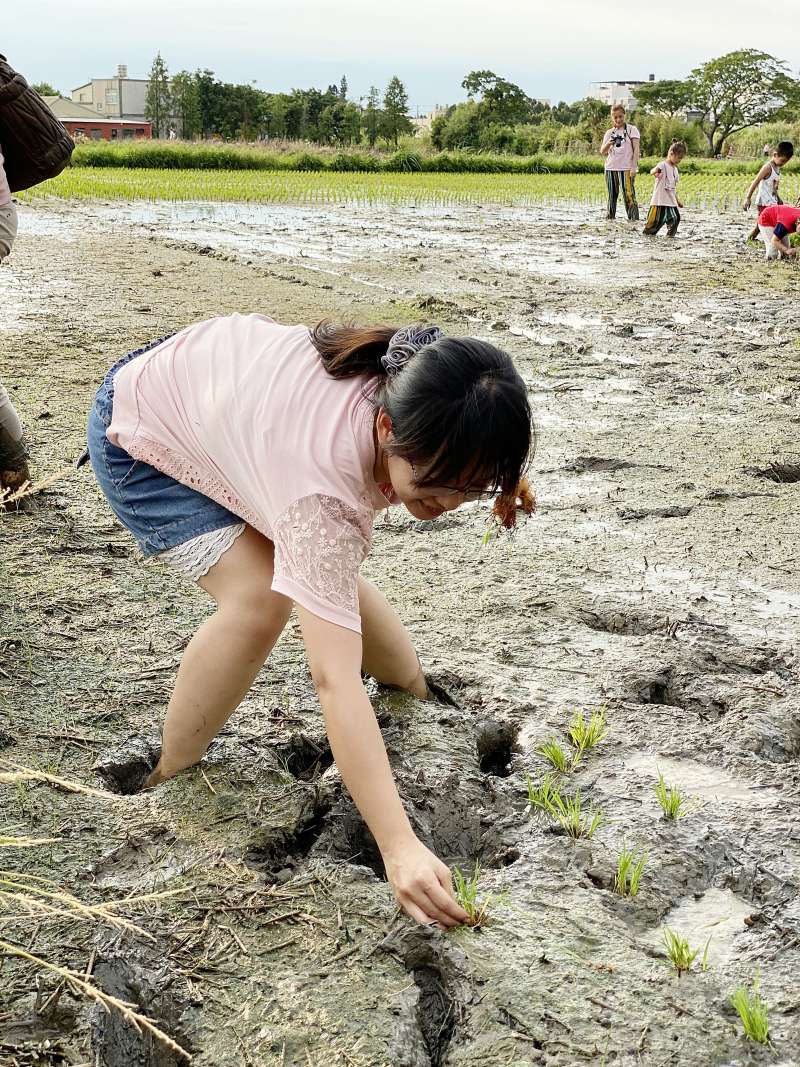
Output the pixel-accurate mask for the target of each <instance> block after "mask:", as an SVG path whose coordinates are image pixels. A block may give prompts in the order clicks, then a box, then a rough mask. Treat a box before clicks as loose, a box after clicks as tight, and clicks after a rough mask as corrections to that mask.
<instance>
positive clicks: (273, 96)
mask: <svg viewBox="0 0 800 1067" xmlns="http://www.w3.org/2000/svg"><path fill="white" fill-rule="evenodd" d="M145 117H146V118H147V119H148V120H149V121H150V122H151V123H152V126H153V134H154V136H155V137H164V136H166V135H167V134H168V133H169V131H170V130H171V129H174V130H175V132H176V133H177V135H178V136H180V137H183V138H186V139H187V140H192V139H194V138H197V137H221V138H223V139H225V140H242V141H255V140H260V139H264V138H286V139H289V140H302V141H314V142H316V143H317V144H323V145H340V146H344V145H357V144H362V143H365V142H366V143H367V144H369V145H370V146H374V145H375V144H377V143H378V141H380V140H382V141H385V142H386V143H388V144H394V145H395V146H396V145H397V143H398V141H399V138H400V137H401V136H403V135H404V134H408V133H412V132H413V130H414V127H413V125H412V123H411V120H410V118H409V117H408V92H407V90H406V87H405V86H404V85H403V83H402V81H401V80H400V78H398V77H397V76H396V75H395V76H393V77H392V78H390V79H389V82H388V84H387V86H386V88H385V90H384V91H383V94H381V92H380V91H379V90H378V88H377V87H376V86H372V87H371V88H370V91H369V93H368V95H367V97H366V98H365V99H364V100H362V101H359V102H358V103H356V102H354V101H352V100H350V99H348V85H347V78H346V77H342V80H341V82H340V83H339V85H329V86H328V88H327V89H325V90H324V91H322V90H319V89H292V91H291V92H289V93H269V92H265V91H264V90H262V89H258V88H256V87H255V85H241V84H239V85H237V84H231V83H228V82H222V81H220V80H219V79H218V78H216V77H215V75H214V72H213V71H211V70H196V71H193V72H190V71H186V70H183V71H179V72H178V73H177V74H174V75H172V77H170V75H169V72H168V70H167V65H166V63H165V62H164V60H163V59H162V57H161V54H160V53H158V54H157V55H156V58H155V60H154V61H153V66H152V68H151V70H150V74H149V84H148V88H147V98H146V102H145Z"/></svg>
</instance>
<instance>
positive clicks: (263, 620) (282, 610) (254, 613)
mask: <svg viewBox="0 0 800 1067" xmlns="http://www.w3.org/2000/svg"><path fill="white" fill-rule="evenodd" d="M217 611H218V612H219V613H220V614H224V615H225V617H226V618H227V620H228V622H229V624H230V625H234V626H236V627H237V629H240V630H242V631H245V632H246V633H248V634H249V635H250V636H252V638H253V639H254V640H259V641H260V642H261V643H262V644H264V645H267V646H269V647H271V646H272V645H273V644H274V643H275V642H276V641H277V640H278V638H279V637H280V635H281V632H282V630H283V628H284V627H285V626H286V623H287V622H288V621H289V616H290V615H291V613H292V601H291V600H289V599H288V598H287V597H284V596H281V595H280V594H279V593H273V592H272V590H271V589H270V588H269V586H267V587H266V588H265V589H258V588H255V589H254V588H253V587H252V586H246V587H244V586H242V587H238V588H236V587H233V588H229V589H227V590H226V592H225V594H224V595H223V596H220V597H219V598H218V599H217Z"/></svg>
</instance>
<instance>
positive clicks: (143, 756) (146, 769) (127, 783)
mask: <svg viewBox="0 0 800 1067" xmlns="http://www.w3.org/2000/svg"><path fill="white" fill-rule="evenodd" d="M160 756H161V738H160V737H142V736H140V735H136V736H132V737H129V738H127V739H126V740H125V741H123V742H122V743H121V744H120V745H118V746H117V747H116V748H114V749H112V751H111V752H109V753H108V754H107V755H106V756H104V757H102V758H101V759H100V760H98V762H97V763H95V765H94V768H93V769H94V772H95V774H96V775H97V776H98V777H99V778H100V779H101V781H102V782H103V785H104V786H105V787H106V789H108V790H109V791H110V792H111V793H121V794H122V795H123V796H130V795H132V794H133V793H138V792H140V791H141V788H142V786H143V785H144V783H145V781H146V780H147V778H148V776H149V775H150V773H151V772H152V771H153V770H154V768H155V766H156V764H157V763H158V760H159V757H160Z"/></svg>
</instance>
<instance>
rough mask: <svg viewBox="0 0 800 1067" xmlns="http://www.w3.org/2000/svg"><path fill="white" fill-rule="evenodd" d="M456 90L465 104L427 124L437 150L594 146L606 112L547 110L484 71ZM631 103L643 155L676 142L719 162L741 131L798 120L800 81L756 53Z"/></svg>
mask: <svg viewBox="0 0 800 1067" xmlns="http://www.w3.org/2000/svg"><path fill="white" fill-rule="evenodd" d="M461 84H462V88H463V89H465V90H466V93H467V100H466V101H465V102H464V103H460V104H456V105H454V106H453V107H451V108H448V110H447V111H446V112H445V113H444V114H443V115H441V116H438V117H437V118H436V119H434V122H433V128H432V139H433V144H434V147H435V148H437V149H440V150H441V149H464V148H472V149H482V150H486V151H511V152H515V153H519V154H528V153H531V152H537V151H552V150H558V151H566V150H568V148H569V145H570V144H574V143H575V142H578V143H585V144H586V145H587V146H592V145H596V144H597V142H598V140H599V137H600V136H601V134H602V131H603V130H605V129H606V128H607V126H608V106H607V105H606V104H604V103H602V102H601V101H599V100H596V99H593V98H591V97H587V98H586V99H584V100H580V101H578V102H576V103H573V104H567V103H564V102H561V103H559V104H557V105H556V106H554V107H553V106H550V105H548V104H545V103H542V102H541V101H538V100H534V99H532V98H531V97H529V96H527V94H526V93H524V92H523V90H522V89H520V87H519V86H517V85H514V84H513V83H512V82H509V81H507V80H506V79H504V78H501V77H499V76H498V75H496V74H495V73H494V72H493V71H489V70H481V71H473V72H472V73H470V74H468V75H467V77H466V78H465V79H464V81H463V82H462V83H461ZM635 97H636V102H637V111H636V122H637V125H640V126H641V127H642V129H641V133H642V149H643V151H644V152H658V151H664V150H665V149H666V147H667V146H668V145H669V143H670V141H671V139H672V138H673V137H676V136H677V137H680V138H681V139H682V140H686V141H687V142H688V143H689V148H690V150H691V151H693V152H695V153H697V154H700V153H704V154H706V155H708V156H718V155H721V154H722V153H723V151H724V149H725V147H726V145H727V143H728V141H729V139H730V138H731V137H732V136H733V135H735V134H737V133H740V132H741V131H742V130H746V129H748V128H750V127H753V126H760V125H763V124H765V123H769V122H781V121H783V122H795V121H797V120H798V119H800V81H798V79H796V78H794V77H793V76H792V74H791V72H790V71H789V69H788V67H787V65H786V64H785V63H784V62H782V61H781V60H779V59H776V58H775V56H771V55H769V54H767V53H766V52H760V51H758V50H757V49H740V50H739V51H736V52H729V53H727V54H726V55H724V56H720V57H718V58H717V59H711V60H709V61H708V62H706V63H704V64H702V65H701V66H699V67H696V68H695V69H694V70H692V71H691V73H690V74H689V75H688V77H686V78H684V79H682V80H681V79H670V80H662V81H654V82H643V83H642V84H641V85H640V86H639V87H638V88H637V89H636V90H635Z"/></svg>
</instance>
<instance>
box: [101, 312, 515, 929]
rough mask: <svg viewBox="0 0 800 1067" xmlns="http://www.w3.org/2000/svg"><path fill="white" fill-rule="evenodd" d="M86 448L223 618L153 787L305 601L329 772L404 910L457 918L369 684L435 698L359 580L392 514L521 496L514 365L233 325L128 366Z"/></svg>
mask: <svg viewBox="0 0 800 1067" xmlns="http://www.w3.org/2000/svg"><path fill="white" fill-rule="evenodd" d="M88 437H89V450H88V451H89V456H90V458H91V461H92V466H93V468H94V471H95V474H96V476H97V479H98V482H99V483H100V486H101V488H102V490H103V492H104V493H105V495H106V497H107V499H108V501H109V503H110V505H111V507H112V508H113V510H114V511H115V513H116V514H117V516H118V518H119V519H120V520H121V521H122V522H123V523H124V524H125V525H126V526H127V527H128V529H129V530H130V531H131V533H133V535H134V536H135V537H136V539H137V541H138V543H139V545H140V547H141V549H142V551H143V552H144V554H145V555H150V556H152V555H159V556H160V557H161V558H162V559H163V560H164V561H165V562H167V563H169V564H171V565H172V566H173V567H175V568H176V569H177V570H178V571H180V572H182V573H184V574H186V575H188V576H190V577H192V578H193V579H194V580H196V581H197V582H198V583H199V585H200V586H201V587H202V588H203V589H204V590H205V591H206V592H207V593H209V595H210V596H211V597H212V598H213V599H214V600H215V601H216V605H217V610H216V613H215V614H214V615H212V616H211V618H210V619H208V620H207V621H206V622H205V623H204V625H203V626H202V627H201V628H200V630H199V631H198V632H197V633H196V634H195V636H194V637H193V638H192V640H191V641H190V642H189V645H188V646H187V648H186V651H185V653H184V656H183V660H182V662H181V665H180V668H179V670H178V675H177V679H176V682H175V689H174V692H173V694H172V697H171V699H170V702H169V706H168V708H167V714H166V719H165V722H164V727H163V735H162V747H161V751H160V753H159V754H157V755H155V757H154V764H155V765H154V766H152V768H151V769H150V773H149V776H147V777H146V778H145V780H144V781H143V782H142V783H141V784H143V785H145V786H154V785H157V784H158V783H160V782H162V781H164V780H165V779H167V778H170V777H171V776H172V775H174V774H176V773H177V772H178V771H180V770H181V769H183V768H185V767H189V766H191V765H192V764H194V763H196V762H197V761H198V760H199V759H200V758H201V757H202V755H203V753H204V752H205V750H206V748H207V746H208V744H209V742H210V741H211V740H212V738H213V737H214V736H215V734H216V733H217V732H218V730H219V729H220V728H221V727H222V725H223V724H224V723H225V722H226V720H227V719H228V718H229V716H230V715H231V714H232V713H233V712H234V711H235V709H236V707H237V706H238V704H239V702H240V701H241V700H242V699H243V697H244V695H245V694H246V693H247V690H248V689H249V687H250V684H251V683H252V681H253V679H254V678H255V676H256V674H257V673H258V671H259V670H260V668H261V666H262V665H263V663H264V661H265V660H266V658H267V656H268V655H269V653H270V650H271V649H272V646H273V645H274V643H275V641H276V640H277V639H278V637H279V635H280V633H281V631H282V630H283V628H284V626H285V625H286V622H287V620H288V618H289V614H290V612H291V610H292V607H293V605H294V606H295V607H296V609H297V614H298V616H299V620H300V626H301V630H302V633H303V639H304V642H305V646H306V654H307V656H308V661H309V666H310V668H311V673H312V676H313V679H314V683H315V685H316V688H317V692H318V695H319V699H320V704H321V706H322V710H323V714H324V716H325V721H326V727H327V730H328V736H329V739H330V743H331V748H332V750H333V754H334V757H335V759H336V762H337V765H338V767H339V770H340V771H341V774H342V778H343V780H344V782H345V784H346V785H347V787H348V789H349V791H350V793H351V795H352V797H353V799H354V801H355V803H356V805H357V806H358V808H359V810H360V812H361V814H362V816H363V818H364V820H365V822H366V823H367V825H368V826H369V828H370V830H371V831H372V833H373V835H374V837H375V840H376V842H377V844H378V847H379V848H380V850H381V854H382V856H383V859H384V863H385V866H386V873H387V877H388V879H389V881H390V883H391V885H392V888H393V889H394V892H395V894H396V896H397V899H398V901H399V902H400V904H401V905H402V906H403V907H404V908H405V910H406V911H407V912H408V914H409V915H411V916H412V917H413V918H415V919H417V920H418V921H419V922H422V923H428V924H430V923H436V924H438V925H440V926H443V927H447V926H453V925H456V924H458V923H460V922H463V921H464V919H465V918H466V915H465V913H464V912H463V910H462V909H461V908H460V906H459V905H458V904H457V903H456V902H455V900H454V898H453V892H452V885H451V880H450V872H449V870H448V868H447V867H446V866H445V865H444V864H443V863H442V862H441V861H440V860H439V859H438V858H437V857H436V856H434V855H433V853H432V852H430V851H429V850H428V849H427V848H426V847H425V845H423V844H422V842H421V841H419V840H418V838H417V837H416V836H415V834H414V832H413V831H412V829H411V825H410V823H409V821H408V817H407V816H406V813H405V811H404V809H403V805H402V803H401V801H400V798H399V796H398V793H397V788H396V786H395V784H394V780H393V777H392V773H391V770H390V767H389V762H388V759H387V756H386V751H385V748H384V746H383V741H382V738H381V734H380V730H379V729H378V725H377V723H376V721H375V716H374V713H373V711H372V707H371V705H370V702H369V698H368V696H367V693H366V691H365V689H364V685H363V682H362V679H361V670H362V667H363V669H364V670H365V671H367V672H368V673H369V674H371V675H372V676H373V677H375V678H376V679H378V680H379V681H382V682H385V683H388V684H391V685H395V686H398V687H400V688H403V689H407V690H408V691H409V692H411V693H413V694H415V695H416V696H418V697H420V698H425V697H427V696H428V695H429V689H428V685H427V682H426V679H425V676H424V674H423V672H422V669H421V667H420V664H419V660H418V658H417V654H416V652H415V650H414V647H413V645H412V643H411V640H410V638H409V636H408V634H407V632H406V630H405V628H404V627H403V625H402V623H401V622H400V619H399V617H398V616H397V614H396V613H395V611H394V610H393V609H392V608H391V607H390V606H389V604H388V602H387V601H386V599H385V598H384V597H383V595H382V594H381V593H380V592H379V591H378V590H377V588H375V586H373V585H371V584H370V583H369V582H367V581H366V580H365V579H364V578H362V577H361V576H360V574H359V568H360V566H361V563H362V562H363V560H364V558H365V556H366V555H367V553H368V551H369V547H370V540H371V532H372V523H373V519H374V517H375V515H376V513H377V512H378V511H380V510H382V509H384V508H386V507H388V506H389V505H390V504H395V503H401V504H403V505H404V506H405V507H406V508H407V510H408V511H409V512H410V513H411V514H412V515H413V516H414V517H415V518H417V519H422V520H432V519H435V518H437V517H438V516H440V515H442V514H443V513H445V512H447V511H452V510H454V509H455V508H457V507H459V506H460V505H461V504H463V503H464V502H465V501H467V500H474V499H477V498H479V497H481V496H483V495H484V494H494V493H500V494H502V496H503V498H504V499H505V501H506V502H507V501H508V499H509V498H511V500H512V502H513V501H514V500H515V499H516V496H517V492H518V483H519V480H520V477H521V475H522V472H523V469H524V467H525V464H526V463H527V459H528V455H529V451H530V448H531V440H532V429H531V414H530V409H529V406H528V400H527V392H526V388H525V385H524V383H523V381H522V379H521V378H520V376H519V374H518V373H517V371H516V370H515V368H514V366H513V364H512V362H511V360H510V358H509V357H508V356H507V355H505V353H503V352H501V351H499V350H498V349H496V348H495V347H494V346H492V345H490V344H488V343H486V342H483V341H478V340H475V339H473V338H452V337H445V336H444V335H443V334H442V333H441V331H440V330H438V329H437V328H436V327H406V328H403V329H400V330H395V329H394V328H391V327H364V328H360V327H335V326H331V325H329V324H325V323H323V324H320V325H319V326H318V327H317V328H316V329H314V330H309V329H308V328H307V327H305V326H286V325H282V324H280V323H277V322H274V321H273V320H271V319H268V318H266V317H265V316H262V315H231V316H228V317H224V318H217V319H211V320H210V321H208V322H201V323H197V324H195V325H193V326H189V327H187V328H186V329H185V330H182V331H180V333H177V334H175V335H174V336H172V337H169V338H165V339H162V340H161V341H158V342H154V343H153V344H151V345H148V346H146V348H144V349H140V350H138V351H136V352H133V353H130V354H129V355H128V356H126V357H125V358H124V359H122V360H120V361H119V363H118V364H115V366H114V367H112V368H111V370H110V371H109V373H108V375H107V376H106V379H105V381H104V382H103V385H102V386H101V388H100V389H99V390H98V393H97V398H96V401H95V404H94V406H93V408H92V410H91V412H90V416H89V429H88ZM156 761H157V762H156Z"/></svg>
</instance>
